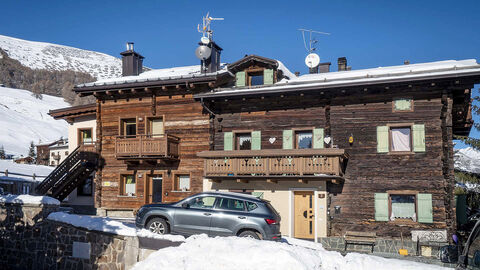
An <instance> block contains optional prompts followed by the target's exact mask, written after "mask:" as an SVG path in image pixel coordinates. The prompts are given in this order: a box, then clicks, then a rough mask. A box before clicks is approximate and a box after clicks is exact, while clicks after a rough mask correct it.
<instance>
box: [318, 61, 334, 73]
mask: <svg viewBox="0 0 480 270" xmlns="http://www.w3.org/2000/svg"><path fill="white" fill-rule="evenodd" d="M331 64H332V63H330V62H325V63H320V64H319V65H318V67H319V73H328V72H330V65H331Z"/></svg>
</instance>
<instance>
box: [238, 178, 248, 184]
mask: <svg viewBox="0 0 480 270" xmlns="http://www.w3.org/2000/svg"><path fill="white" fill-rule="evenodd" d="M237 183H245V184H246V183H248V180H245V179H237Z"/></svg>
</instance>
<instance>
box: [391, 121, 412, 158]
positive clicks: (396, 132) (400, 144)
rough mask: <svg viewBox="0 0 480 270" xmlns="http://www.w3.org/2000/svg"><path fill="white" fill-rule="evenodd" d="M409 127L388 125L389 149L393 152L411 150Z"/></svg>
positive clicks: (410, 131)
mask: <svg viewBox="0 0 480 270" xmlns="http://www.w3.org/2000/svg"><path fill="white" fill-rule="evenodd" d="M411 134H412V130H411V127H390V142H391V144H390V150H391V151H393V152H410V151H411V150H412V147H411V145H412V136H411Z"/></svg>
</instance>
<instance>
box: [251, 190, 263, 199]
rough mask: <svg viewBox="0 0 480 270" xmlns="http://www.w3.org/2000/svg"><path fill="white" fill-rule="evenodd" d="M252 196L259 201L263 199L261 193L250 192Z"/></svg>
mask: <svg viewBox="0 0 480 270" xmlns="http://www.w3.org/2000/svg"><path fill="white" fill-rule="evenodd" d="M252 195H253V196H255V197H257V198H260V199H263V192H257V191H255V192H252Z"/></svg>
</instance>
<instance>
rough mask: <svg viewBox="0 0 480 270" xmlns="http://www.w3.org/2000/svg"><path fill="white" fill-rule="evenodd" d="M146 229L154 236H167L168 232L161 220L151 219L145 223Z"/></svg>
mask: <svg viewBox="0 0 480 270" xmlns="http://www.w3.org/2000/svg"><path fill="white" fill-rule="evenodd" d="M147 229H148V230H149V231H151V232H153V233H156V234H168V233H169V232H170V230H169V228H168V224H167V221H166V220H165V219H163V218H153V219H151V220H150V221H149V222H148V223H147Z"/></svg>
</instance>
